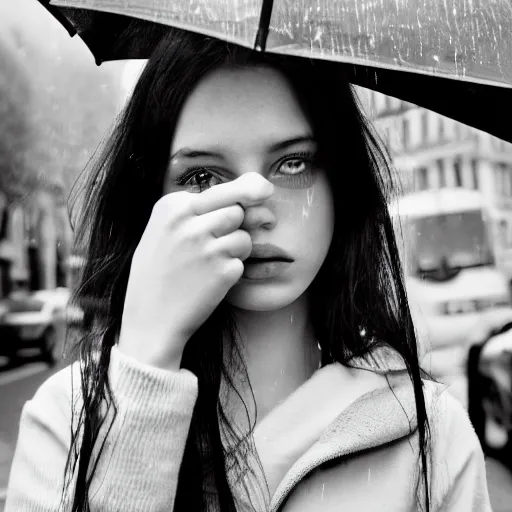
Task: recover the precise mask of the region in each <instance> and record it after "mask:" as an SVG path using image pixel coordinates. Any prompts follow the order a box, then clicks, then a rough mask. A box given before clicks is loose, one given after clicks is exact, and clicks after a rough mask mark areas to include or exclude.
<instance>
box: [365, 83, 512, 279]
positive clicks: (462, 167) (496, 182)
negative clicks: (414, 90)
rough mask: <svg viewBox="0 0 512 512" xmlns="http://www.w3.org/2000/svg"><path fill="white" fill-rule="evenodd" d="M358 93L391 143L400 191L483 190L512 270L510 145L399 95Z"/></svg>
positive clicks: (383, 136)
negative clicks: (400, 98) (448, 188)
mask: <svg viewBox="0 0 512 512" xmlns="http://www.w3.org/2000/svg"><path fill="white" fill-rule="evenodd" d="M358 93H359V95H360V98H361V101H362V104H363V106H364V108H365V110H366V112H367V114H368V116H369V117H370V118H371V119H372V120H373V121H374V122H375V126H376V128H377V131H378V132H379V134H380V136H381V138H382V139H383V141H384V142H385V143H386V145H387V147H388V148H389V152H390V156H391V158H392V162H393V166H394V167H395V169H396V170H397V171H398V172H397V175H398V177H399V178H400V182H401V186H402V192H403V193H407V192H411V191H420V190H431V189H439V188H445V187H464V188H468V189H472V190H477V191H479V192H481V194H482V197H483V199H484V201H485V204H486V205H487V206H488V207H489V208H490V209H492V211H493V212H495V213H496V215H495V216H493V229H492V233H493V236H495V237H498V238H499V239H500V244H499V245H500V246H501V247H503V248H506V249H507V250H506V251H504V252H503V253H502V254H501V255H499V257H501V258H502V259H504V260H507V261H502V262H501V263H502V264H503V265H505V266H509V267H510V273H511V274H512V144H510V143H507V142H505V141H502V140H500V139H498V138H497V137H493V136H492V135H489V134H487V133H485V132H482V131H480V130H476V129H474V128H472V127H469V126H466V125H464V124H462V123H459V122H457V121H454V120H452V119H449V118H447V117H444V116H441V115H439V114H436V113H435V112H432V111H429V110H426V109H424V108H421V107H418V106H416V105H413V104H411V103H407V102H404V101H401V100H399V99H397V98H393V97H390V96H386V95H384V94H381V93H377V92H374V91H370V90H367V89H362V88H358ZM509 260H510V261H511V263H509Z"/></svg>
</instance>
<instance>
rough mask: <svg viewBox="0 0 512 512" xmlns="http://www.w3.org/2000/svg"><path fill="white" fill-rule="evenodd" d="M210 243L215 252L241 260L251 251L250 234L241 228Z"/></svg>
mask: <svg viewBox="0 0 512 512" xmlns="http://www.w3.org/2000/svg"><path fill="white" fill-rule="evenodd" d="M212 244H213V247H214V250H215V251H216V252H219V253H223V254H225V255H226V256H228V257H230V258H238V259H240V260H242V261H243V260H246V259H247V258H248V257H249V256H250V254H251V251H252V241H251V235H249V233H247V231H243V230H242V229H237V230H236V231H233V233H230V234H229V235H226V236H222V237H220V238H217V239H216V240H214V241H213V242H212Z"/></svg>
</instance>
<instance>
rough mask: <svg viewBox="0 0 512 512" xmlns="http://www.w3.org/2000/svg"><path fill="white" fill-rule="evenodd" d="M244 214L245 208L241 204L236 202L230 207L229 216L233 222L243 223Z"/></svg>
mask: <svg viewBox="0 0 512 512" xmlns="http://www.w3.org/2000/svg"><path fill="white" fill-rule="evenodd" d="M244 216H245V211H244V209H243V208H242V207H241V206H240V205H239V204H236V205H234V206H233V207H231V208H229V210H228V215H227V218H228V221H229V222H230V223H232V224H241V223H242V222H243V220H244Z"/></svg>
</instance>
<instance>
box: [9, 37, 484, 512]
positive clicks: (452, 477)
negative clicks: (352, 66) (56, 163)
mask: <svg viewBox="0 0 512 512" xmlns="http://www.w3.org/2000/svg"><path fill="white" fill-rule="evenodd" d="M390 178H391V172H390V168H389V165H388V161H387V158H386V155H385V153H384V152H383V150H382V149H381V148H380V146H379V144H378V142H377V139H376V138H375V137H374V136H373V135H372V130H371V128H370V126H369V124H368V122H367V121H366V120H365V118H364V116H363V114H362V112H361V110H360V108H359V106H358V102H357V100H356V97H355V95H354V92H353V90H352V88H351V86H350V85H349V84H348V83H347V82H346V81H345V80H344V78H343V75H342V74H341V72H340V68H339V67H337V65H336V64H332V63H329V62H320V61H309V60H306V59H293V58H289V57H279V56H270V55H262V54H259V53H254V52H250V51H248V50H245V49H241V48H238V47H235V46H232V45H229V44H226V43H223V42H219V41H216V40H214V39H210V38H206V37H203V36H199V35H193V34H187V33H185V32H182V33H174V32H173V33H171V34H170V35H169V37H167V38H166V39H165V40H163V41H162V42H161V44H160V45H159V47H158V48H157V49H156V51H155V53H154V55H153V56H152V58H151V59H150V60H149V62H148V64H147V66H146V68H145V70H144V72H143V74H142V76H141V78H140V80H139V81H138V84H137V86H136V88H135V91H134V94H133V96H132V98H131V100H130V101H129V104H128V105H127V107H126V110H125V112H124V114H123V116H122V119H121V121H120V122H119V123H118V125H117V127H116V129H115V131H114V133H113V136H112V137H111V138H110V140H109V142H108V144H107V145H106V147H105V148H104V150H103V153H102V154H101V157H100V159H99V162H98V165H97V167H96V168H95V170H94V172H92V173H91V175H90V176H89V180H88V184H87V187H86V191H85V195H84V197H83V199H84V201H83V210H82V211H81V217H80V219H79V221H80V225H79V229H78V231H77V245H78V246H79V247H81V248H82V249H83V250H85V251H86V263H85V267H84V269H83V272H82V274H81V277H80V286H79V287H78V288H77V291H76V300H77V302H78V304H79V305H80V306H81V307H82V308H83V309H85V310H86V313H87V315H88V318H89V319H90V318H92V319H93V322H92V325H90V327H89V328H88V329H87V332H85V329H84V332H83V333H82V334H83V336H82V339H81V342H80V344H79V357H78V358H77V359H78V360H77V361H75V363H73V364H72V365H71V366H69V367H67V368H65V369H63V370H61V371H60V372H58V373H57V374H55V375H54V376H52V377H51V378H50V379H48V380H47V381H46V382H45V383H44V384H43V385H42V386H41V387H40V389H39V390H38V391H37V393H36V394H35V396H34V398H33V399H32V400H30V401H29V402H27V404H26V405H25V407H24V409H23V413H22V417H21V422H20V432H19V439H18V444H17V449H16V454H15V457H14V462H13V465H12V470H11V477H10V483H9V489H8V497H7V504H6V512H15V511H21V510H23V511H34V512H35V511H41V512H42V511H48V512H50V511H51V512H54V511H56V510H57V509H58V508H59V506H60V507H61V509H62V510H66V511H85V510H91V511H100V510H101V511H105V512H113V511H123V512H129V511H133V512H142V511H151V512H160V511H161V512H164V511H165V512H170V511H171V510H174V511H180V512H181V511H183V512H185V511H187V512H188V511H200V510H201V511H202V510H208V511H209V510H217V511H222V512H227V511H235V510H238V511H241V510H244V511H245V510H257V511H264V510H265V511H266V510H272V511H278V510H280V511H287V512H298V511H304V510H308V511H310V510H315V511H334V510H336V511H338V510H359V511H363V510H365V511H366V510H368V511H383V510H387V511H393V512H395V511H414V510H429V511H439V510H450V511H452V510H457V511H459V510H460V511H464V512H467V511H469V510H472V511H488V510H490V506H489V498H488V492H487V485H486V477H485V465H484V459H483V454H482V451H481V448H480V445H479V443H478V440H477V438H476V435H475V433H474V430H473V428H472V426H471V424H470V422H469V420H468V416H467V414H466V413H465V411H464V410H463V409H462V407H461V406H460V405H458V403H457V402H455V400H454V399H452V398H450V396H449V395H448V394H447V393H446V392H445V390H444V388H443V387H442V386H441V385H439V384H436V383H434V382H433V381H432V380H430V379H428V378H427V376H426V375H425V374H424V372H422V371H421V369H420V366H419V362H418V352H417V346H416V339H415V333H414V327H413V324H412V321H411V316H410V312H409V308H408V305H407V299H406V293H405V290H404V285H403V281H402V272H401V266H400V260H399V256H398V251H397V246H396V243H395V239H394V234H393V227H392V223H391V220H390V217H389V214H388V210H387V199H388V195H389V193H390V192H391V191H392V190H391V187H390V185H391V179H390Z"/></svg>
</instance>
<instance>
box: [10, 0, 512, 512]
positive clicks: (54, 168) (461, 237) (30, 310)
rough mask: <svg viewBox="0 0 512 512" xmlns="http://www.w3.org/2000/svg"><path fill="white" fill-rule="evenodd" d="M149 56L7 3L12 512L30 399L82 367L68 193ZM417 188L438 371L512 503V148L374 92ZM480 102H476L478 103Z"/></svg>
mask: <svg viewBox="0 0 512 512" xmlns="http://www.w3.org/2000/svg"><path fill="white" fill-rule="evenodd" d="M142 65H143V63H142V62H140V61H124V62H107V63H104V64H102V65H101V66H100V67H98V66H96V64H95V63H94V60H93V58H92V56H91V54H90V53H89V51H88V49H87V48H86V47H85V45H84V44H83V43H82V41H81V40H79V39H78V38H73V39H71V38H70V37H69V35H68V34H67V32H66V31H65V30H64V29H63V28H62V27H61V26H60V25H59V24H58V23H57V22H56V21H55V20H54V19H53V18H52V17H51V16H50V15H49V14H48V13H47V12H46V11H45V10H44V9H43V8H42V7H41V6H40V5H39V4H38V3H37V2H35V1H34V0H17V1H16V2H1V3H0V512H1V511H2V510H3V499H4V498H5V487H6V485H7V479H8V475H9V470H10V464H11V461H12V456H13V452H14V447H15V444H16V438H17V433H18V422H19V417H20V413H21V408H22V407H23V404H24V403H25V402H26V400H28V399H30V398H31V397H32V395H33V394H34V392H35V390H36V389H37V388H38V387H39V385H40V384H41V383H42V382H43V381H45V380H46V379H47V378H48V377H49V376H50V375H51V374H52V373H54V372H56V371H58V370H59V369H61V368H62V367H63V366H65V365H66V364H68V361H67V359H66V355H65V354H64V355H63V348H64V338H65V333H66V328H67V325H68V324H70V323H72V322H73V321H80V319H81V315H82V312H81V311H79V310H77V309H76V308H74V309H73V308H70V307H69V305H68V300H69V294H70V291H71V289H72V287H73V280H74V276H75V275H76V273H77V272H78V271H79V269H80V265H81V263H82V262H83V259H82V255H81V254H78V253H76V252H74V251H73V231H72V226H71V222H70V215H69V211H68V205H67V200H68V197H69V195H70V193H71V192H72V190H73V186H74V185H75V183H76V180H77V179H79V177H80V174H81V173H82V171H83V170H84V168H85V166H86V165H87V163H88V161H89V159H90V158H91V157H92V156H93V154H94V151H95V149H96V148H97V146H98V144H99V143H100V142H101V141H102V139H103V138H104V136H105V135H106V133H107V131H108V130H109V128H110V126H111V124H112V122H113V121H114V119H115V117H116V115H117V114H118V113H119V111H120V110H121V108H122V106H123V104H124V103H125V101H126V98H127V96H128V95H129V93H130V90H131V88H132V87H133V85H134V82H135V80H136V78H137V76H138V74H139V73H140V70H141V66H142ZM358 94H359V96H360V99H361V102H362V105H363V107H364V109H365V110H366V113H367V115H368V117H370V118H371V119H372V120H374V122H375V126H376V128H377V130H378V132H379V134H380V136H381V137H382V140H383V142H384V143H385V144H386V146H387V147H388V150H389V153H390V157H391V159H392V163H393V166H394V169H395V172H396V177H397V179H398V180H399V182H400V184H401V193H400V196H399V197H398V198H395V199H393V200H391V201H390V204H389V208H390V212H391V215H392V218H393V220H394V224H395V227H396V234H397V240H398V243H399V247H400V251H401V254H402V258H403V263H404V268H405V269H406V286H407V291H408V295H409V301H410V307H411V311H412V313H413V317H414V321H415V325H416V329H417V332H418V339H419V341H420V351H421V357H422V362H423V366H424V368H425V369H426V370H427V371H429V372H431V373H432V375H433V376H434V377H435V378H436V379H438V380H439V381H441V382H444V383H446V384H447V385H448V386H449V388H448V389H449V391H450V392H451V393H452V394H453V395H454V396H455V397H456V398H458V399H459V400H460V401H461V403H462V404H463V405H464V406H465V407H466V408H467V409H468V412H469V413H470V417H471V419H472V421H473V424H474V426H475V429H476V431H477V434H478V435H479V437H480V440H481V442H482V446H483V447H484V450H485V452H486V454H487V468H488V480H489V488H490V490H491V498H492V501H493V510H495V511H498V512H499V511H505V510H507V511H510V510H512V505H510V504H511V503H512V477H511V473H510V471H511V469H512V458H511V455H510V454H511V449H510V444H511V442H510V440H509V433H510V431H511V430H512V425H511V423H512V405H511V404H512V400H511V396H512V389H511V382H512V379H511V374H512V371H511V369H512V365H511V358H510V354H511V353H512V338H511V336H510V335H509V328H510V327H511V326H512V302H511V297H512V296H511V292H512V286H511V283H512V145H511V144H508V143H505V142H503V141H501V140H500V139H497V138H495V137H492V136H490V135H488V134H486V133H484V132H480V131H478V130H475V129H473V128H470V127H468V126H465V125H463V124H461V123H458V122H455V121H453V120H451V119H448V118H445V117H442V116H440V115H438V114H435V113H434V112H430V111H428V110H426V109H423V108H420V107H417V106H416V105H413V104H410V103H406V102H403V101H401V100H398V99H396V98H392V97H390V96H385V95H383V94H380V93H376V92H373V91H370V90H365V89H362V88H358ZM468 108H470V106H468Z"/></svg>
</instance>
